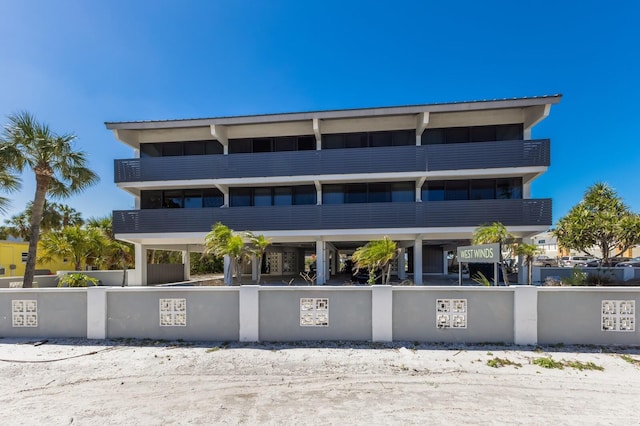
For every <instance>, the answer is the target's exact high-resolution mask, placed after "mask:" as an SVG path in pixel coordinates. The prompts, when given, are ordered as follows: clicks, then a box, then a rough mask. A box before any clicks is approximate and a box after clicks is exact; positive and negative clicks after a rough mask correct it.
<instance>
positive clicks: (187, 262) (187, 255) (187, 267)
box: [182, 246, 191, 281]
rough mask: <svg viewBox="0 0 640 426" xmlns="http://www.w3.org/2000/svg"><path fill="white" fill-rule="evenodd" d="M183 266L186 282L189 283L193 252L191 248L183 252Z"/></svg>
mask: <svg viewBox="0 0 640 426" xmlns="http://www.w3.org/2000/svg"><path fill="white" fill-rule="evenodd" d="M182 264H183V265H184V280H185V281H189V280H190V279H191V251H190V250H189V246H187V249H186V250H183V251H182Z"/></svg>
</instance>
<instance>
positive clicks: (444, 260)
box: [442, 249, 449, 275]
mask: <svg viewBox="0 0 640 426" xmlns="http://www.w3.org/2000/svg"><path fill="white" fill-rule="evenodd" d="M448 254H449V250H446V249H442V273H443V274H445V275H449V259H447V255H448Z"/></svg>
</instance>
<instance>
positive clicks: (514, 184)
mask: <svg viewBox="0 0 640 426" xmlns="http://www.w3.org/2000/svg"><path fill="white" fill-rule="evenodd" d="M496 198H499V199H500V198H502V199H504V198H507V199H514V198H515V199H519V198H522V178H509V179H497V180H496Z"/></svg>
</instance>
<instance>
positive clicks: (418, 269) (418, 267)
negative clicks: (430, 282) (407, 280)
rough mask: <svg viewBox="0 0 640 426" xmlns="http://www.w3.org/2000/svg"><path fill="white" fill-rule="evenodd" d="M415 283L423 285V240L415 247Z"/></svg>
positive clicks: (416, 241)
mask: <svg viewBox="0 0 640 426" xmlns="http://www.w3.org/2000/svg"><path fill="white" fill-rule="evenodd" d="M413 283H414V284H415V285H422V238H418V239H417V240H415V243H414V245H413Z"/></svg>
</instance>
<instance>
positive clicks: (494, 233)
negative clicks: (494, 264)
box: [471, 222, 515, 285]
mask: <svg viewBox="0 0 640 426" xmlns="http://www.w3.org/2000/svg"><path fill="white" fill-rule="evenodd" d="M514 242H515V236H514V235H513V234H512V233H510V232H509V231H508V230H507V227H506V226H504V225H503V224H502V223H500V222H494V223H492V224H491V225H482V226H480V227H479V228H477V229H476V230H475V232H474V233H473V239H472V241H471V244H474V245H476V244H494V243H500V264H501V266H502V277H503V279H504V284H505V285H509V277H508V276H507V265H506V263H505V261H506V260H508V259H511V258H512V257H513V252H514Z"/></svg>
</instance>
